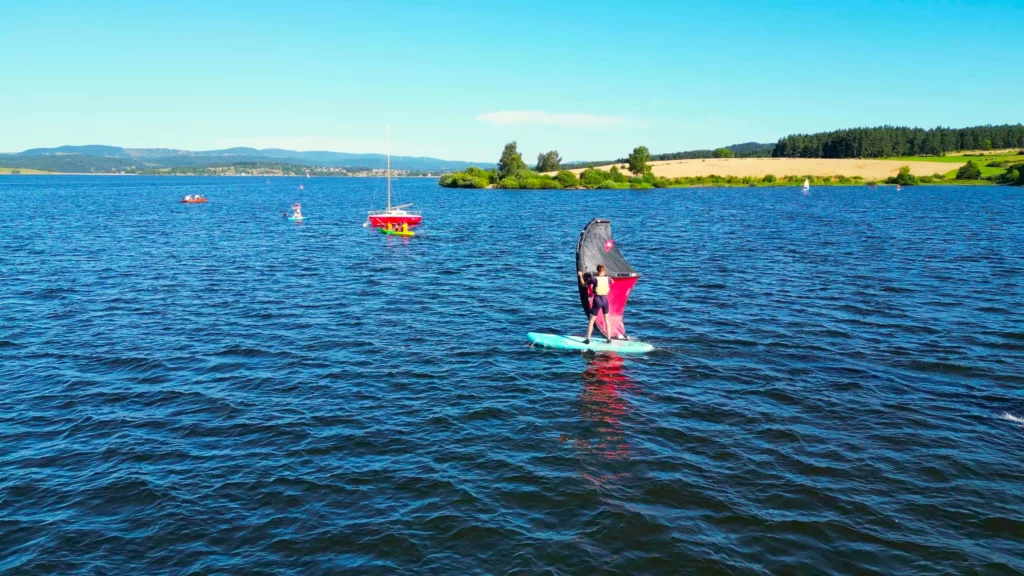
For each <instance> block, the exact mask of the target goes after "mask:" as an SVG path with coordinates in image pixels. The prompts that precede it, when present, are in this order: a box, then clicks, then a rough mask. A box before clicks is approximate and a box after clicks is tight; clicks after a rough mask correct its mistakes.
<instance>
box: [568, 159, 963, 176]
mask: <svg viewBox="0 0 1024 576" xmlns="http://www.w3.org/2000/svg"><path fill="white" fill-rule="evenodd" d="M648 164H649V165H650V166H651V169H652V171H653V172H654V175H655V176H658V177H664V178H679V177H688V178H693V177H697V176H710V175H712V174H714V175H717V176H735V177H737V178H745V177H748V176H750V177H753V178H758V179H760V178H763V177H764V176H766V175H768V174H772V175H774V176H776V177H778V178H782V177H784V176H840V175H842V176H847V177H851V178H852V177H854V176H860V177H861V178H864V179H865V180H878V181H882V180H885V179H886V178H889V177H891V176H895V175H896V174H897V173H898V172H899V171H900V168H902V167H903V166H910V172H911V174H913V175H914V176H931V175H933V174H947V173H949V172H950V170H954V171H955V170H956V169H958V168H959V167H960V166H963V165H964V164H966V162H963V163H955V162H929V161H914V162H907V161H903V160H871V159H859V158H854V159H846V158H706V159H703V160H656V161H653V162H649V163H648ZM610 166H619V169H620V170H621V171H622V173H623V174H626V175H627V176H632V175H633V174H632V173H631V172H630V171H629V170H628V168H625V167H624V165H621V164H608V165H605V166H595V168H601V169H603V170H607V169H609V167H610ZM583 170H585V169H584V168H577V169H575V170H571V172H573V173H574V174H576V175H577V176H578V175H579V174H580V173H581V172H583ZM551 174H552V175H554V173H551Z"/></svg>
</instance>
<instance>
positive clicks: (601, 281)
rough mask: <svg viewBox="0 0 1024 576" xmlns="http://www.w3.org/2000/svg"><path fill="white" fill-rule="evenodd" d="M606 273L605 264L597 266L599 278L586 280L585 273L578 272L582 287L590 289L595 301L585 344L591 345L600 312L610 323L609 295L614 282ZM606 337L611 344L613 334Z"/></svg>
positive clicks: (594, 277) (591, 305)
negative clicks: (591, 336) (591, 337)
mask: <svg viewBox="0 0 1024 576" xmlns="http://www.w3.org/2000/svg"><path fill="white" fill-rule="evenodd" d="M604 273H605V268H604V264H598V265H597V276H590V277H589V278H586V279H584V278H583V272H576V276H577V277H578V278H579V280H580V285H581V286H587V287H589V288H590V290H591V291H592V292H593V293H594V300H593V301H592V302H591V304H590V322H589V323H588V324H587V339H586V340H584V341H583V343H584V344H590V335H591V334H593V333H594V323H595V322H597V313H598V312H601V313H603V314H604V318H605V324H607V323H608V310H609V305H608V293H609V292H611V289H612V283H613V282H614V280H612V279H611V278H609V277H607V276H605V275H604ZM605 337H606V338H608V343H609V344H611V343H612V336H611V334H605Z"/></svg>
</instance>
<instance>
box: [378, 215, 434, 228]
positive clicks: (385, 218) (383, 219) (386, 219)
mask: <svg viewBox="0 0 1024 576" xmlns="http://www.w3.org/2000/svg"><path fill="white" fill-rule="evenodd" d="M422 221H423V216H419V215H414V214H409V215H405V216H400V215H391V216H389V215H385V214H381V215H379V216H370V226H373V227H374V228H387V227H388V224H391V225H392V226H395V225H398V226H401V225H402V224H408V225H409V227H410V228H412V227H413V226H419V224H420V222H422Z"/></svg>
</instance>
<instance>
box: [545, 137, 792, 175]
mask: <svg viewBox="0 0 1024 576" xmlns="http://www.w3.org/2000/svg"><path fill="white" fill-rule="evenodd" d="M723 148H728V149H729V150H732V151H733V154H735V155H736V157H737V158H768V157H770V156H771V155H772V151H773V150H774V149H775V144H762V143H760V142H744V143H742V144H732V145H729V146H723ZM714 157H715V151H714V150H711V149H707V150H688V151H686V152H667V153H662V154H652V155H651V160H696V159H701V158H714ZM625 162H626V159H625V158H619V159H618V160H604V161H598V162H593V161H591V162H579V161H577V162H563V163H562V168H563V169H564V170H576V169H578V168H586V167H588V166H607V165H609V164H622V163H625Z"/></svg>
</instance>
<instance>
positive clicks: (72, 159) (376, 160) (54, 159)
mask: <svg viewBox="0 0 1024 576" xmlns="http://www.w3.org/2000/svg"><path fill="white" fill-rule="evenodd" d="M239 162H264V163H266V162H276V163H288V164H298V165H303V166H323V167H332V168H371V169H373V168H383V167H384V166H385V164H386V157H385V155H384V154H350V153H347V152H328V151H310V152H299V151H296V150H281V149H279V148H264V149H256V148H228V149H225V150H202V151H191V150H175V149H171V148H121V147H118V146H101V145H89V146H58V147H56V148H32V149H31V150H25V151H24V152H19V153H16V154H0V166H3V167H6V168H31V169H36V170H50V171H54V172H111V171H123V170H145V169H159V168H177V167H182V166H212V165H217V164H227V163H239ZM469 166H482V167H484V168H489V167H491V166H494V164H493V163H486V162H485V163H481V162H463V161H460V160H440V159H438V158H427V157H423V156H392V157H391V167H392V168H393V169H395V170H408V171H434V172H452V171H456V170H464V169H465V168H467V167H469Z"/></svg>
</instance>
